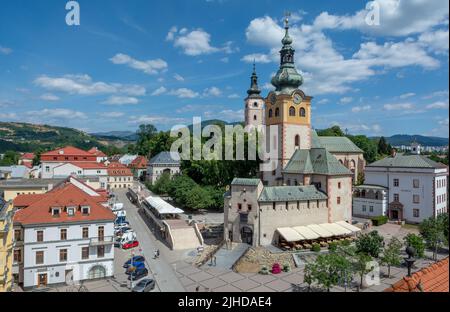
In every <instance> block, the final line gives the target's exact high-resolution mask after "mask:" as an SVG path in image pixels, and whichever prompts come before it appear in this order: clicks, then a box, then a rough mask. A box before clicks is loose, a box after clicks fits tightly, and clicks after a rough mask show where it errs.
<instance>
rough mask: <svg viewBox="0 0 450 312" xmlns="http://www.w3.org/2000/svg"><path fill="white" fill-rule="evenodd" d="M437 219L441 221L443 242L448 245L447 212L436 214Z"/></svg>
mask: <svg viewBox="0 0 450 312" xmlns="http://www.w3.org/2000/svg"><path fill="white" fill-rule="evenodd" d="M437 219H438V221H439V222H440V223H441V226H442V229H443V232H444V238H445V241H444V244H445V245H447V246H448V213H441V214H440V215H438V216H437Z"/></svg>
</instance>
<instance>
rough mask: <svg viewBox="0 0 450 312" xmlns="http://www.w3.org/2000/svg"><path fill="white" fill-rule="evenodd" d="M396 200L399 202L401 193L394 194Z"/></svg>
mask: <svg viewBox="0 0 450 312" xmlns="http://www.w3.org/2000/svg"><path fill="white" fill-rule="evenodd" d="M394 201H395V202H399V201H400V195H398V194H394Z"/></svg>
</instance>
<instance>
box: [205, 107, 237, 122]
mask: <svg viewBox="0 0 450 312" xmlns="http://www.w3.org/2000/svg"><path fill="white" fill-rule="evenodd" d="M203 115H204V116H205V118H215V119H216V118H217V119H220V120H224V121H228V122H233V121H242V120H243V119H244V110H243V109H241V110H237V111H235V110H231V109H226V110H222V111H220V112H217V111H206V112H204V114H203Z"/></svg>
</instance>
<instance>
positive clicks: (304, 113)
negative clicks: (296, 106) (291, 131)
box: [300, 107, 306, 117]
mask: <svg viewBox="0 0 450 312" xmlns="http://www.w3.org/2000/svg"><path fill="white" fill-rule="evenodd" d="M300 117H306V110H305V109H304V108H303V107H302V108H300Z"/></svg>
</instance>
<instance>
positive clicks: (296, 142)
mask: <svg viewBox="0 0 450 312" xmlns="http://www.w3.org/2000/svg"><path fill="white" fill-rule="evenodd" d="M294 143H295V147H300V136H299V135H298V134H297V135H296V136H295V142H294Z"/></svg>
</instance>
